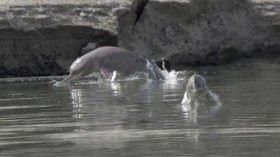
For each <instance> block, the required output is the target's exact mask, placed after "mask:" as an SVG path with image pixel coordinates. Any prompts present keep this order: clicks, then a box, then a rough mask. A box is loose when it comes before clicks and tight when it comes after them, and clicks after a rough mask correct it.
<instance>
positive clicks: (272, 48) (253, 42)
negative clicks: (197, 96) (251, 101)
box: [118, 0, 280, 67]
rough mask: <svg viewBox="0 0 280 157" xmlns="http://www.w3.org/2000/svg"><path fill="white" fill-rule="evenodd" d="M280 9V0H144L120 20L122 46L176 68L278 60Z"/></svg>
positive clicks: (135, 3)
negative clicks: (246, 59) (272, 57)
mask: <svg viewBox="0 0 280 157" xmlns="http://www.w3.org/2000/svg"><path fill="white" fill-rule="evenodd" d="M279 6H280V1H279V0H262V1H260V0H250V1H247V0H234V1H232V0H164V1H160V0H138V1H135V2H134V3H133V5H132V7H131V9H130V10H129V11H127V13H126V14H123V16H121V17H120V18H119V25H120V27H119V34H118V36H119V45H120V46H122V47H125V48H128V49H132V50H134V51H135V52H136V53H139V54H141V55H144V56H148V57H149V58H154V59H158V58H161V57H164V58H165V59H167V60H169V61H170V62H171V64H172V65H173V66H175V67H186V66H189V65H209V64H214V65H218V64H224V63H228V62H231V61H233V60H236V59H238V58H242V57H254V56H270V55H275V54H278V53H279V50H280V23H279V21H280V18H279V17H280V16H279V15H280V7H279Z"/></svg>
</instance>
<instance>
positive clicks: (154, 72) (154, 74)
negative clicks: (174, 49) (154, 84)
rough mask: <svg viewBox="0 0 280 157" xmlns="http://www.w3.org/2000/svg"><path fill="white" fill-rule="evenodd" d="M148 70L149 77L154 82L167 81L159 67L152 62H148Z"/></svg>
mask: <svg viewBox="0 0 280 157" xmlns="http://www.w3.org/2000/svg"><path fill="white" fill-rule="evenodd" d="M147 69H148V73H149V77H150V78H151V79H153V80H166V78H165V76H164V75H163V73H162V72H161V70H160V69H159V68H158V66H157V65H156V64H155V63H154V62H153V61H152V62H150V61H147Z"/></svg>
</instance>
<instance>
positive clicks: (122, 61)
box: [59, 46, 165, 85]
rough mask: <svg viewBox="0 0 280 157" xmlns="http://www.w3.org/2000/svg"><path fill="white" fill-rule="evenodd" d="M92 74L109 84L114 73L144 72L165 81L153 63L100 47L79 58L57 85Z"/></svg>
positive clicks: (124, 51) (121, 51)
mask: <svg viewBox="0 0 280 157" xmlns="http://www.w3.org/2000/svg"><path fill="white" fill-rule="evenodd" d="M94 72H100V74H101V75H102V76H103V77H104V78H105V79H106V80H109V81H110V82H112V81H114V79H115V77H116V72H119V73H122V74H125V75H129V74H133V73H135V72H146V73H148V74H149V77H150V78H151V79H154V80H165V77H164V75H163V74H162V73H161V71H160V69H159V68H158V67H157V66H156V64H155V63H154V62H150V61H148V59H146V58H144V57H142V56H138V55H136V54H134V53H132V52H131V51H129V50H126V49H123V48H119V47H112V46H106V47H100V48H97V49H95V50H93V51H91V52H89V53H87V54H85V55H83V56H81V57H79V58H77V59H76V60H75V61H74V62H73V63H72V65H71V67H70V74H69V76H68V77H67V78H65V79H64V80H63V81H62V82H60V83H59V84H62V85H63V84H67V83H70V82H71V81H73V80H76V79H78V78H79V77H81V76H87V75H90V74H92V73H94Z"/></svg>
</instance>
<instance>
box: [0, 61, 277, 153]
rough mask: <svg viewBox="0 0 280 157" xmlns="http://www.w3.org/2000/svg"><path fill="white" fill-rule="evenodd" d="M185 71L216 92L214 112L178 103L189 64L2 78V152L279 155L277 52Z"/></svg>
mask: <svg viewBox="0 0 280 157" xmlns="http://www.w3.org/2000/svg"><path fill="white" fill-rule="evenodd" d="M188 70H192V71H197V72H198V73H199V74H201V75H202V76H204V77H205V79H206V81H207V84H208V87H209V89H211V90H212V91H213V92H214V93H216V94H217V95H219V96H220V101H221V103H222V105H221V107H220V108H219V110H217V111H216V113H215V114H214V115H211V116H205V115H199V116H195V117H193V116H192V115H190V114H186V113H185V112H184V111H183V110H182V107H181V104H180V102H181V100H182V98H183V94H184V91H185V89H184V87H185V84H186V80H185V78H184V77H183V76H186V77H189V76H190V73H191V72H186V71H181V72H179V74H177V73H175V74H174V73H172V74H170V75H172V76H173V78H171V79H169V80H168V81H149V80H145V79H141V78H138V79H137V78H132V79H121V80H117V81H116V82H114V83H106V82H99V83H98V82H96V81H89V80H88V79H85V80H81V81H79V82H77V83H74V84H72V85H70V86H66V87H55V86H53V85H52V84H51V83H50V80H52V79H58V78H57V77H46V78H16V79H1V80H0V82H1V83H0V89H1V90H0V156H1V157H2V156H3V157H4V156H5V157H6V156H26V157H30V156H36V157H39V156H40V157H42V156H51V157H54V156H59V157H60V156H67V157H72V156H73V157H75V156H83V157H87V156H91V157H92V156H96V157H107V156H113V157H120V156H122V157H123V156H124V157H135V156H211V157H213V156H215V157H218V156H220V157H225V156H227V157H231V156H237V157H252V156H254V157H256V156H269V157H278V156H279V154H280V114H279V113H280V103H279V102H280V96H279V93H280V88H279V85H280V83H279V82H280V59H270V60H269V59H263V60H261V59H254V60H249V59H248V60H243V61H240V62H236V63H234V64H230V65H225V66H213V67H200V68H195V69H191V68H190V69H188ZM174 75H175V76H177V79H174ZM179 75H180V76H179Z"/></svg>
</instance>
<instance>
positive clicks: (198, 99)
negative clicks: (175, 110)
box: [181, 74, 221, 114]
mask: <svg viewBox="0 0 280 157" xmlns="http://www.w3.org/2000/svg"><path fill="white" fill-rule="evenodd" d="M181 104H182V108H183V110H184V111H194V112H198V111H202V112H204V113H205V112H208V113H210V114H213V113H215V112H217V111H218V110H219V108H220V106H221V102H220V100H219V97H218V95H216V94H215V93H213V92H211V91H210V90H208V87H207V85H206V81H205V79H204V78H203V77H202V76H200V75H198V74H194V75H192V76H191V77H190V78H189V80H188V82H187V85H186V91H185V94H184V98H183V100H182V102H181ZM199 108H200V109H199Z"/></svg>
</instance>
